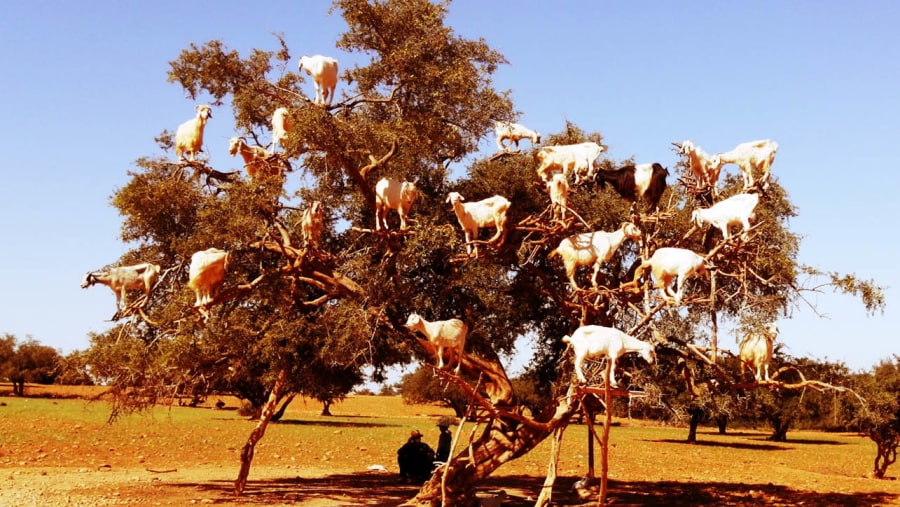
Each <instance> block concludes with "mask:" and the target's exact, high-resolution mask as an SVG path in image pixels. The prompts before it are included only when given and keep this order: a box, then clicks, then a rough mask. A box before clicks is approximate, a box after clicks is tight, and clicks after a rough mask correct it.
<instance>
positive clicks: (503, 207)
mask: <svg viewBox="0 0 900 507" xmlns="http://www.w3.org/2000/svg"><path fill="white" fill-rule="evenodd" d="M464 200H465V197H463V196H462V195H460V194H459V193H458V192H450V193H449V194H447V202H449V203H450V204H451V205H452V206H453V211H454V212H456V219H457V220H458V221H459V225H460V226H461V227H462V230H463V233H464V234H465V237H466V253H467V254H469V256H472V255H474V256H475V257H478V244H477V243H473V242H474V241H477V240H478V229H479V228H481V227H496V228H497V233H496V234H494V236H493V237H492V238H491V239H489V240H488V243H493V242H494V241H498V240H499V241H498V245H502V244H503V241H504V240H505V239H506V212H507V211H508V210H509V207H510V204H511V203H510V202H509V200H508V199H507V198H506V197H503V196H502V195H495V196H493V197H488V198H487V199H482V200H480V201H478V202H467V203H464V202H462V201H464Z"/></svg>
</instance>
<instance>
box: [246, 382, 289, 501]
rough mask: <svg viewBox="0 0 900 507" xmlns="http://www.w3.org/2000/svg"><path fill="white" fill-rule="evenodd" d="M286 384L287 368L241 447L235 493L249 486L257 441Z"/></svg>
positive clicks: (263, 432) (264, 431) (264, 429)
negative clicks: (248, 480)
mask: <svg viewBox="0 0 900 507" xmlns="http://www.w3.org/2000/svg"><path fill="white" fill-rule="evenodd" d="M286 384H287V370H281V371H279V372H278V377H277V378H276V379H275V385H274V386H273V387H272V392H271V393H270V394H269V400H268V401H267V402H266V404H265V405H264V406H263V410H262V415H260V417H259V422H258V423H256V428H253V431H251V432H250V438H248V439H247V443H246V444H244V448H243V449H241V471H240V473H239V474H238V477H237V479H235V481H234V494H235V495H240V494H241V493H243V492H244V488H245V487H246V486H247V477H249V475H250V464H251V463H252V462H253V452H254V450H255V449H256V443H257V442H259V441H260V440H261V439H262V437H263V435H265V434H266V426H268V425H269V421H270V420H271V419H272V415H273V414H274V413H275V408H276V407H277V406H278V401H279V399H280V398H281V391H282V390H283V389H284V386H285V385H286Z"/></svg>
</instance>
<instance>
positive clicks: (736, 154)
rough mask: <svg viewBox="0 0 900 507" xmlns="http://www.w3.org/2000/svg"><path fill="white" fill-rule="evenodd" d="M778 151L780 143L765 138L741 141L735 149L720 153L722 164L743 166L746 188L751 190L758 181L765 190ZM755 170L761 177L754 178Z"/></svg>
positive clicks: (742, 171)
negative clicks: (746, 141)
mask: <svg viewBox="0 0 900 507" xmlns="http://www.w3.org/2000/svg"><path fill="white" fill-rule="evenodd" d="M777 151H778V143H776V142H775V141H770V140H769V139H763V140H760V141H750V142H748V143H741V144H739V145H737V146H736V147H735V148H734V149H733V150H731V151H726V152H725V153H719V154H718V155H716V156H717V157H719V160H720V161H721V163H722V165H725V164H737V165H738V167H740V168H741V173H742V174H743V176H744V190H749V189H750V188H752V187H753V186H754V185H756V184H757V183H759V184H761V185H762V189H763V190H768V188H769V171H770V170H771V168H772V162H774V161H775V152H777ZM754 172H757V173H758V174H759V179H758V180H757V179H755V178H754Z"/></svg>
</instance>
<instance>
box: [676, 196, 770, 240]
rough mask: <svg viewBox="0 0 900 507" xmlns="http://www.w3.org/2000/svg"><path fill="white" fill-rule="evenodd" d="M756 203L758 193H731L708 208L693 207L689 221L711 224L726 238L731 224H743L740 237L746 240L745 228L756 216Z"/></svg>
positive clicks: (757, 202)
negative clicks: (731, 194)
mask: <svg viewBox="0 0 900 507" xmlns="http://www.w3.org/2000/svg"><path fill="white" fill-rule="evenodd" d="M757 204H759V195H758V194H737V195H733V196H731V197H729V198H728V199H725V200H723V201H719V202H717V203H715V204H713V205H712V206H711V207H709V208H699V209H695V210H694V211H693V213H691V221H692V222H694V224H696V225H697V226H698V227H699V226H702V225H703V224H704V223H708V224H711V225H712V226H713V227H716V228H718V229H719V230H720V231H722V236H723V237H724V238H725V239H726V240H727V239H728V238H730V237H731V233H730V232H729V231H728V228H729V227H730V226H731V225H736V224H741V225H742V226H743V230H742V232H741V238H742V239H743V240H744V241H747V239H748V237H749V235H748V234H747V230H748V229H750V220H751V219H752V218H754V217H755V216H756V215H755V214H754V212H753V210H754V209H756V205H757Z"/></svg>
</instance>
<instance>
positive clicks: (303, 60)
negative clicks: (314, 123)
mask: <svg viewBox="0 0 900 507" xmlns="http://www.w3.org/2000/svg"><path fill="white" fill-rule="evenodd" d="M304 68H306V74H307V75H309V76H312V80H313V83H314V84H315V85H316V98H315V100H314V102H315V103H316V104H325V105H328V106H330V105H331V100H332V99H333V98H334V89H335V87H337V81H338V61H337V60H335V59H334V58H331V57H328V56H322V55H315V56H305V55H304V56H301V57H300V65H299V66H298V67H297V72H302V71H303V69H304Z"/></svg>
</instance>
